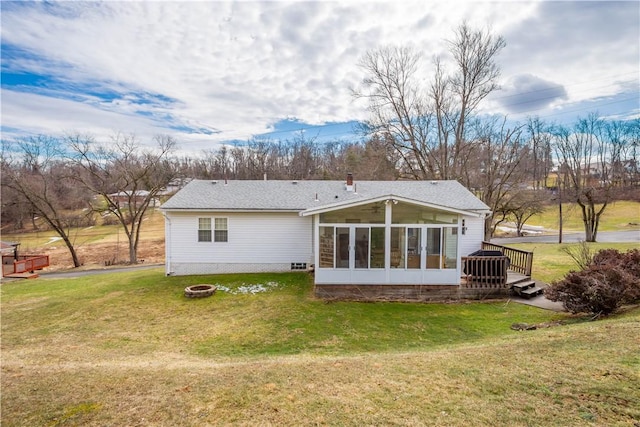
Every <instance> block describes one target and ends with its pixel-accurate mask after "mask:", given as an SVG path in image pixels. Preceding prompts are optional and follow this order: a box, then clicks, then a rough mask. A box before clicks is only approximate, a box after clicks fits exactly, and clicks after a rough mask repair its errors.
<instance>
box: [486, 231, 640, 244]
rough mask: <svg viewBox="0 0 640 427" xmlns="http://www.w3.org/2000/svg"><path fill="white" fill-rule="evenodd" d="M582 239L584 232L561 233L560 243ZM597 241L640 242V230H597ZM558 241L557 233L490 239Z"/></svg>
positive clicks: (494, 240) (493, 241)
mask: <svg viewBox="0 0 640 427" xmlns="http://www.w3.org/2000/svg"><path fill="white" fill-rule="evenodd" d="M581 240H584V233H563V234H562V243H576V242H580V241H581ZM597 241H598V242H602V243H628V242H638V244H640V230H633V231H600V232H598V238H597ZM536 242H537V243H558V235H557V234H545V235H541V236H540V235H538V236H525V237H500V238H493V239H491V243H495V244H498V245H506V244H509V243H536Z"/></svg>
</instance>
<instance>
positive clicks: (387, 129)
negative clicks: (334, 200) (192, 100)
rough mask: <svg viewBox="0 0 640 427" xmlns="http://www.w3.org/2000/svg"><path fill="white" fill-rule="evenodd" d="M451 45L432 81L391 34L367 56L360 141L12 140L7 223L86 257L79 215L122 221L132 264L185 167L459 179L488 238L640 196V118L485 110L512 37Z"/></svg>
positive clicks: (466, 38)
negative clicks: (152, 216) (152, 211)
mask: <svg viewBox="0 0 640 427" xmlns="http://www.w3.org/2000/svg"><path fill="white" fill-rule="evenodd" d="M446 44H447V47H448V52H449V60H448V61H446V60H445V59H443V58H437V57H436V58H434V59H433V60H432V64H431V65H432V66H431V69H432V70H433V71H434V73H433V78H432V79H431V80H430V81H427V80H425V79H424V78H423V76H422V74H421V72H420V70H421V69H423V67H421V63H422V61H423V60H424V59H423V54H422V53H421V52H417V51H415V50H412V49H410V48H405V47H384V48H380V49H377V50H372V51H370V52H368V53H367V54H366V55H365V56H363V58H362V60H361V62H360V66H361V68H362V70H363V79H362V82H361V85H360V86H359V87H358V88H354V89H353V95H354V96H355V97H357V98H361V99H365V100H367V101H368V106H369V112H370V118H369V120H367V121H366V122H364V123H362V127H361V129H360V131H361V132H362V136H363V138H362V140H360V141H332V142H323V143H319V142H318V141H317V140H315V139H314V138H305V137H304V136H303V135H302V134H300V135H299V136H297V137H295V138H293V139H292V140H284V141H283V140H270V139H258V138H254V139H251V140H249V141H247V142H245V143H243V144H235V145H222V146H219V147H218V148H216V149H210V150H205V151H203V152H202V153H200V155H198V156H190V157H189V156H184V155H183V156H180V155H178V154H177V151H176V148H177V146H178V144H179V143H178V141H176V140H175V139H174V138H173V137H171V136H167V135H160V136H157V137H156V138H155V143H154V144H144V145H143V144H142V143H141V141H139V140H138V139H137V138H136V137H135V136H133V135H127V134H116V135H114V136H112V137H111V139H109V140H102V141H100V140H97V139H96V138H95V137H93V136H91V135H81V134H74V135H66V136H62V137H54V136H48V135H39V136H32V137H26V138H17V139H14V140H10V141H7V140H3V141H2V157H1V159H0V167H1V171H0V172H1V173H2V224H3V226H5V225H6V224H13V225H14V226H15V227H16V228H22V227H23V226H24V224H25V223H26V221H30V222H32V223H33V225H34V226H36V225H37V224H36V222H35V218H36V217H38V218H41V219H42V220H43V221H44V222H45V223H46V224H47V225H48V227H50V228H51V229H53V230H55V231H56V233H58V234H59V235H60V237H61V238H62V239H63V241H64V242H65V244H66V245H67V247H68V249H69V252H70V254H71V256H72V259H73V262H74V265H76V266H79V265H80V260H79V259H78V257H77V254H76V252H75V248H74V235H73V233H75V232H77V231H76V230H77V227H79V226H83V225H90V224H93V223H95V222H96V221H97V220H98V219H97V218H101V221H103V222H105V221H113V222H116V223H118V224H120V226H121V227H122V228H123V230H124V231H125V234H126V236H127V239H128V242H129V259H130V262H131V263H135V262H137V247H138V242H139V236H140V229H141V226H142V220H143V217H144V214H145V212H146V211H147V209H148V208H149V206H151V205H152V203H153V201H154V200H157V199H158V198H159V197H160V196H161V195H162V194H164V193H163V192H164V190H165V189H166V188H167V186H169V184H170V183H172V182H175V181H176V180H184V179H188V178H197V179H265V178H267V179H298V180H314V179H315V180H328V179H343V178H344V177H345V176H346V174H347V173H353V174H354V176H355V177H356V179H360V180H396V179H413V180H433V179H453V180H458V181H459V182H461V183H462V184H463V185H465V186H466V187H467V188H469V189H470V190H471V191H473V192H474V193H475V194H476V195H477V196H478V197H479V198H480V199H481V200H482V201H483V202H485V203H486V204H487V205H488V206H489V207H490V209H491V211H492V212H493V214H492V216H491V217H489V218H487V220H486V226H485V238H487V239H489V238H490V237H491V235H492V234H493V232H494V231H495V228H496V227H497V226H498V225H499V224H501V223H502V222H505V221H507V220H511V221H514V222H515V224H516V228H517V230H518V233H520V231H521V230H522V225H523V224H524V223H525V222H526V220H527V219H528V218H530V217H531V216H532V215H535V214H536V213H537V212H539V211H540V210H541V209H542V207H543V205H544V203H545V202H548V201H549V200H550V199H551V198H553V199H555V200H556V201H557V202H558V203H559V204H560V206H561V203H562V202H563V201H566V202H575V203H577V204H578V205H579V206H580V208H581V212H582V218H583V222H584V225H585V240H586V241H595V240H596V238H597V230H598V224H599V220H600V217H601V216H602V214H603V213H604V211H605V209H606V207H607V205H608V203H609V202H610V201H611V200H614V199H615V198H620V197H627V198H635V199H638V198H639V196H638V192H639V189H638V186H639V183H640V173H639V168H638V148H639V141H640V120H639V119H634V120H627V121H623V120H609V119H605V118H603V117H599V116H598V115H597V114H596V113H591V114H588V115H587V117H584V118H579V119H577V120H576V122H575V123H574V124H573V125H570V126H566V125H557V124H554V123H548V122H545V121H543V120H541V119H539V118H535V117H533V118H529V119H528V120H527V121H526V122H525V123H514V122H512V121H510V120H508V118H507V117H506V116H503V117H497V116H490V117H489V116H486V115H480V114H478V112H477V108H478V106H479V104H480V102H481V101H482V100H483V99H484V98H485V97H486V96H487V95H488V94H489V93H491V92H492V91H494V90H496V89H497V87H498V85H497V79H498V77H499V68H498V66H497V64H496V57H497V55H498V54H499V52H500V50H501V49H502V48H503V47H504V46H505V41H504V39H502V37H500V36H496V35H494V34H492V33H490V32H488V31H486V30H475V29H473V28H470V27H469V26H468V25H467V24H466V23H463V24H461V25H460V26H459V27H458V28H457V29H456V30H455V32H454V37H453V38H452V40H449V41H446ZM425 81H427V83H426V84H425V83H424V82H425Z"/></svg>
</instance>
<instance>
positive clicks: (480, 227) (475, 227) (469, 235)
mask: <svg viewBox="0 0 640 427" xmlns="http://www.w3.org/2000/svg"><path fill="white" fill-rule="evenodd" d="M462 218H463V219H464V222H465V226H466V227H467V231H466V232H465V234H464V235H461V236H460V256H467V255H469V254H470V253H471V252H475V251H477V250H479V249H481V248H482V240H484V218H476V217H470V216H463V217H462Z"/></svg>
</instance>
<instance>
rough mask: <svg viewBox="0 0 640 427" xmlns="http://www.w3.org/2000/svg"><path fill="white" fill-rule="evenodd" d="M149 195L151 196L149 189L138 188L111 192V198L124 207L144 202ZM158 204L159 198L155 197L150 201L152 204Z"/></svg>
mask: <svg viewBox="0 0 640 427" xmlns="http://www.w3.org/2000/svg"><path fill="white" fill-rule="evenodd" d="M147 197H149V191H147V190H137V191H135V192H131V191H120V192H119V193H112V194H109V198H110V199H111V200H113V201H114V202H115V203H117V204H118V205H120V206H123V207H126V206H129V205H130V204H134V205H138V204H142V203H143V202H144V201H145V200H146V199H147ZM157 204H158V199H157V198H155V197H154V198H153V199H152V200H151V202H150V203H149V205H150V206H156V205H157Z"/></svg>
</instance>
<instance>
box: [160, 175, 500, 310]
mask: <svg viewBox="0 0 640 427" xmlns="http://www.w3.org/2000/svg"><path fill="white" fill-rule="evenodd" d="M161 209H162V211H163V213H164V215H165V218H166V223H165V226H166V233H165V236H166V273H167V275H187V274H211V273H236V272H277V271H291V270H307V269H311V268H312V267H313V270H314V273H315V290H316V294H317V295H320V296H323V295H324V296H331V295H334V296H336V295H340V293H341V290H344V291H346V293H345V294H344V295H343V296H347V294H349V293H351V294H352V296H353V293H354V292H355V293H358V292H362V289H365V288H366V287H369V288H366V292H371V291H372V289H375V293H377V294H385V293H386V294H388V295H389V298H398V297H411V295H414V296H415V295H416V294H425V295H426V294H428V293H429V292H430V291H436V290H440V291H442V290H443V289H445V293H444V296H447V295H453V294H452V292H454V291H455V289H457V288H459V287H460V283H461V276H462V275H463V271H462V270H463V268H462V262H461V257H463V256H465V255H468V254H470V253H472V252H474V251H476V250H478V249H480V248H481V246H482V240H483V235H484V219H485V217H486V216H487V215H488V214H489V213H490V211H489V208H488V207H487V205H485V204H484V203H483V202H482V201H480V200H479V199H478V198H476V197H475V196H474V195H473V194H472V193H471V192H470V191H468V190H467V189H466V188H464V187H463V186H462V185H461V184H459V183H458V182H457V181H359V182H353V178H352V177H351V175H349V176H348V177H347V181H346V182H344V181H267V180H264V181H232V180H229V181H226V180H224V181H222V180H221V181H210V180H208V181H205V180H194V181H191V182H190V183H189V184H187V185H186V186H185V187H184V188H183V189H182V190H180V191H178V193H176V194H175V195H174V196H173V197H172V198H171V199H169V200H168V201H167V202H166V203H165V204H163V205H162V207H161ZM391 289H393V291H392V292H389V290H391ZM347 290H348V291H347ZM431 293H432V294H433V293H434V292H431ZM436 293H437V292H436ZM440 293H441V294H442V292H440ZM454 293H455V292H454ZM441 296H442V295H441ZM421 299H425V298H421ZM427 299H430V298H427Z"/></svg>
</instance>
